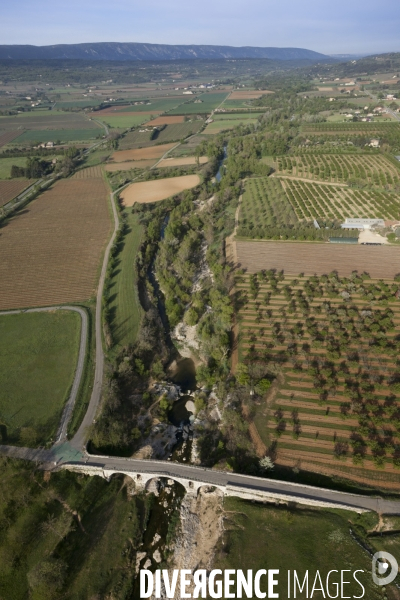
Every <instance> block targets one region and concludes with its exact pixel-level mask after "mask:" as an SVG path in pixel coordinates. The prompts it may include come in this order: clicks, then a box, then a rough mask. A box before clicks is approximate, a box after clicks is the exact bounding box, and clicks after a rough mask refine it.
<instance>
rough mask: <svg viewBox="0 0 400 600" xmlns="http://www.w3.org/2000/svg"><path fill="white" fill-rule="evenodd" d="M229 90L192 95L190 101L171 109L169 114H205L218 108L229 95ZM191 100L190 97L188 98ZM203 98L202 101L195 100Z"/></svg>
mask: <svg viewBox="0 0 400 600" xmlns="http://www.w3.org/2000/svg"><path fill="white" fill-rule="evenodd" d="M227 95H228V94H227V92H222V93H221V92H216V93H215V92H210V93H205V94H200V95H199V96H194V97H190V101H187V102H186V104H181V106H178V107H177V108H174V109H172V110H170V111H169V113H168V114H169V115H204V114H209V113H210V112H211V111H212V110H214V108H217V106H219V105H220V104H221V102H222V101H223V100H224V98H226V97H227ZM188 100H189V99H188ZM195 100H201V102H195Z"/></svg>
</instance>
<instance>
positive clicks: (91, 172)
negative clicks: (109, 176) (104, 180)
mask: <svg viewBox="0 0 400 600" xmlns="http://www.w3.org/2000/svg"><path fill="white" fill-rule="evenodd" d="M102 176H103V169H102V167H101V166H99V165H98V166H96V167H86V168H85V169H80V170H79V171H77V172H76V173H75V174H74V175H72V177H71V179H96V178H101V177H102Z"/></svg>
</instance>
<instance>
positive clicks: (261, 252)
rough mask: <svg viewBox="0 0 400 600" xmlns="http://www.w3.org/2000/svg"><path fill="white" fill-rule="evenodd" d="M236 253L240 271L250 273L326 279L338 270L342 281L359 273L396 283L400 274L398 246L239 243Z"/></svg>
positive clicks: (237, 243)
mask: <svg viewBox="0 0 400 600" xmlns="http://www.w3.org/2000/svg"><path fill="white" fill-rule="evenodd" d="M236 252H237V263H238V265H239V267H241V268H244V269H247V270H248V272H249V273H256V272H257V271H261V270H262V269H278V270H279V271H280V270H284V272H285V273H288V274H289V273H290V274H294V275H298V274H299V273H305V274H306V275H313V274H314V273H316V274H317V275H324V274H327V273H330V272H331V271H334V270H337V271H338V273H339V275H340V276H341V277H349V276H350V275H351V273H352V271H353V270H354V269H356V270H358V271H359V272H360V273H362V272H363V271H366V272H367V273H369V274H370V276H371V277H373V278H374V279H379V278H381V277H382V278H384V279H393V277H394V276H395V275H397V274H398V273H399V272H400V249H399V248H398V247H395V246H361V245H354V246H353V245H351V246H347V245H339V244H310V243H302V242H265V241H255V242H253V241H251V242H246V241H237V242H236Z"/></svg>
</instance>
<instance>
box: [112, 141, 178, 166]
mask: <svg viewBox="0 0 400 600" xmlns="http://www.w3.org/2000/svg"><path fill="white" fill-rule="evenodd" d="M174 145H175V144H160V145H159V146H153V147H149V148H134V149H133V150H118V151H117V152H114V154H113V155H112V156H111V160H113V161H114V162H116V163H122V162H125V161H128V160H138V161H140V160H147V159H153V158H154V159H156V158H161V157H162V156H163V155H164V154H165V153H166V152H168V150H170V149H171V148H173V147H174Z"/></svg>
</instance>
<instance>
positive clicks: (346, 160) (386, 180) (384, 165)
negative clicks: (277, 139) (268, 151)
mask: <svg viewBox="0 0 400 600" xmlns="http://www.w3.org/2000/svg"><path fill="white" fill-rule="evenodd" d="M276 162H277V165H278V171H279V174H285V175H293V176H295V177H305V178H307V179H316V180H320V181H330V182H333V183H335V182H347V181H348V180H349V179H358V180H362V181H363V183H364V184H365V183H368V184H370V185H374V186H377V187H381V188H383V187H386V188H392V187H395V186H398V185H399V183H400V163H399V164H398V165H397V164H396V162H395V161H394V160H393V159H390V158H387V157H386V156H383V155H381V154H372V155H371V154H356V155H354V154H353V155H343V154H340V155H332V154H319V155H313V154H304V155H303V156H283V157H279V158H277V160H276Z"/></svg>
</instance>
